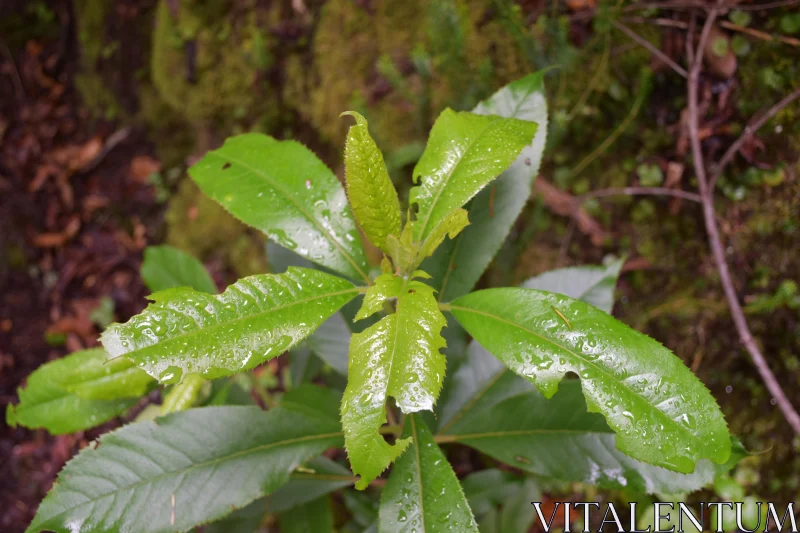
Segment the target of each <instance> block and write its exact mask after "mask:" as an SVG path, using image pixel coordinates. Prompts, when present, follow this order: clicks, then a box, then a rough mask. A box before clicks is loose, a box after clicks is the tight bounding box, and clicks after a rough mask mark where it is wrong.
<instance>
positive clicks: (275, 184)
mask: <svg viewBox="0 0 800 533" xmlns="http://www.w3.org/2000/svg"><path fill="white" fill-rule="evenodd" d="M224 148H225V147H224V146H223V147H222V149H224ZM209 155H213V156H216V157H219V158H220V159H222V160H226V159H227V161H230V162H232V163H236V164H237V165H241V166H243V167H244V168H246V169H248V170H250V171H251V172H252V173H253V174H255V175H256V176H259V177H261V178H262V179H263V180H264V181H266V182H267V183H268V184H269V185H270V186H271V187H273V188H275V189H277V190H278V191H280V192H281V193H283V195H284V196H285V197H286V198H288V199H289V201H290V202H292V203H293V204H294V205H295V207H297V210H298V211H300V212H301V213H302V214H303V216H305V217H306V219H308V221H309V222H311V223H312V224H313V225H314V226H315V227H316V228H317V229H318V230H319V231H320V232H321V233H322V234H323V235H325V238H326V239H328V241H329V242H330V243H331V244H333V245H334V246H335V247H336V249H337V250H338V251H339V253H340V254H341V255H342V257H344V258H345V260H347V262H348V263H350V265H351V266H352V267H353V268H355V269H356V272H358V274H359V275H360V276H361V277H362V278H363V279H364V280H366V281H367V282H370V278H369V276H368V275H367V273H366V272H364V271H363V270H362V269H361V267H360V266H359V265H358V263H357V262H356V261H355V259H354V258H353V257H351V256H350V254H349V253H348V252H347V251H346V250H345V249H344V248H343V247H342V245H341V244H340V243H339V241H337V240H336V239H335V238H334V237H333V235H331V234H330V233H328V230H326V229H325V227H324V226H322V225H321V224H320V223H319V222H318V221H317V220H316V219H315V218H314V217H312V216H311V214H310V213H309V212H308V211H307V210H306V209H305V208H304V207H303V206H302V204H300V203H299V202H298V201H297V200H295V198H294V196H292V195H291V194H289V192H288V191H287V190H286V189H284V188H283V187H281V186H280V185H279V184H278V182H277V181H275V180H272V179H270V177H269V176H268V175H267V174H264V173H262V172H260V171H259V170H257V169H256V168H254V167H252V166H251V165H249V164H247V163H245V162H243V161H242V160H240V159H237V158H236V157H233V156H231V155H229V154H228V153H227V152H226V153H225V155H224V156H222V155H220V153H215V152H209Z"/></svg>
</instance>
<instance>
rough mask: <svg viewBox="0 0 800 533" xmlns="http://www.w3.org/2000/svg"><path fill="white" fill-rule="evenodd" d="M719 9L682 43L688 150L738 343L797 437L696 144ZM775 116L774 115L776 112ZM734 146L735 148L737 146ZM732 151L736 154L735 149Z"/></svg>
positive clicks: (798, 426)
mask: <svg viewBox="0 0 800 533" xmlns="http://www.w3.org/2000/svg"><path fill="white" fill-rule="evenodd" d="M720 6H721V1H720V2H718V3H717V4H716V5H715V7H714V8H713V9H712V10H711V11H710V12H709V14H708V17H707V18H706V22H705V25H704V26H703V30H702V33H701V35H700V41H699V43H698V44H697V49H696V50H693V49H692V38H691V37H692V34H693V33H694V32H693V31H692V30H690V32H689V38H687V40H686V48H687V55H688V56H689V57H690V65H691V68H690V70H689V79H688V82H687V96H688V103H689V106H688V115H689V118H688V126H689V139H690V141H691V147H692V159H693V163H694V171H695V176H696V177H697V182H698V184H699V188H700V197H701V198H702V200H703V202H702V205H703V219H704V222H705V226H706V233H707V234H708V241H709V246H710V247H711V252H712V255H713V257H714V262H715V263H716V267H717V271H718V272H719V277H720V283H721V284H722V289H723V291H724V293H725V297H726V299H727V300H728V307H729V308H730V311H731V316H732V318H733V323H734V324H735V326H736V330H737V332H738V333H739V340H740V341H741V343H742V344H743V345H744V347H745V349H746V350H747V351H748V352H749V353H750V357H751V358H752V360H753V365H755V367H756V370H758V373H759V374H760V375H761V379H762V380H763V381H764V384H765V385H766V387H767V390H769V392H770V394H771V395H772V396H773V397H774V398H775V401H776V402H777V404H778V407H779V408H780V409H781V411H782V412H783V416H784V417H785V418H786V421H787V422H789V425H790V426H791V427H792V429H793V430H794V432H795V433H796V434H798V435H800V415H798V414H797V411H795V409H794V407H793V406H792V404H791V402H790V401H789V399H788V398H787V397H786V394H785V393H784V392H783V389H782V388H781V386H780V384H779V383H778V380H777V379H776V378H775V375H774V374H773V373H772V370H770V368H769V364H767V361H766V359H765V358H764V355H763V354H762V353H761V349H760V348H759V347H758V344H757V343H756V341H755V339H754V338H753V335H752V333H751V332H750V327H749V326H748V324H747V319H745V316H744V312H743V311H742V306H741V304H739V297H738V295H737V294H736V289H735V288H734V285H733V280H732V279H731V274H730V270H729V269H728V262H727V260H726V259H725V250H724V249H723V247H722V239H721V237H720V234H719V227H718V226H717V219H716V213H715V211H714V188H713V183H714V182H713V181H709V179H708V176H707V174H706V168H705V162H704V160H703V147H702V145H701V144H700V133H699V130H700V127H699V114H698V103H697V93H698V86H699V79H700V69H701V67H702V64H703V50H704V49H705V44H706V41H707V40H708V36H709V34H710V33H711V27H712V26H713V24H714V20H715V19H716V18H717V14H718V12H719V8H720ZM775 112H777V110H776V111H775ZM767 119H768V117H767ZM734 144H735V145H736V144H737V143H734ZM736 149H737V150H738V146H737V147H736ZM728 152H730V153H731V155H730V156H728V154H727V153H726V155H725V156H723V159H722V161H721V162H725V163H727V161H729V160H730V159H731V158H732V157H733V155H732V154H733V153H735V151H732V150H731V149H729V150H728ZM712 178H713V176H712Z"/></svg>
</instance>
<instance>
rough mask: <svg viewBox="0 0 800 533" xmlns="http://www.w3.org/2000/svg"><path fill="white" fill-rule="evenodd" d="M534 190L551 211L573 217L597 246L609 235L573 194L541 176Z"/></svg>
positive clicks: (579, 227)
mask: <svg viewBox="0 0 800 533" xmlns="http://www.w3.org/2000/svg"><path fill="white" fill-rule="evenodd" d="M533 190H534V194H536V195H539V196H540V197H541V199H542V202H543V203H544V205H545V206H547V208H548V209H550V211H552V212H553V213H555V214H557V215H561V216H565V217H573V218H574V219H575V222H576V223H577V225H578V229H579V230H580V231H581V233H583V234H585V235H588V236H589V238H590V239H591V240H592V244H594V245H595V246H601V245H602V244H603V242H604V241H605V240H606V238H607V237H608V234H607V233H606V232H605V230H603V227H602V226H601V225H600V224H599V223H598V222H597V221H596V220H595V219H593V218H592V217H591V215H589V213H587V212H586V211H585V210H584V209H583V208H582V207H581V204H580V202H579V201H578V199H577V198H575V197H574V196H573V195H571V194H569V193H568V192H564V191H562V190H560V189H558V188H556V187H555V186H554V185H552V184H550V183H549V182H548V181H547V180H545V179H544V178H542V177H541V176H539V177H538V178H536V180H535V181H534V182H533Z"/></svg>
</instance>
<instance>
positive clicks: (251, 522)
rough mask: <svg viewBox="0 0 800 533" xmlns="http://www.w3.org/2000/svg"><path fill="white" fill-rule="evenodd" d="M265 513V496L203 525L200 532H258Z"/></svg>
mask: <svg viewBox="0 0 800 533" xmlns="http://www.w3.org/2000/svg"><path fill="white" fill-rule="evenodd" d="M266 515H267V502H266V499H265V498H261V499H258V500H256V501H254V502H253V503H251V504H249V505H246V506H244V507H242V508H241V509H237V510H235V511H234V512H232V513H231V514H229V515H228V516H226V517H225V518H223V519H222V520H217V521H216V522H214V523H212V524H208V525H206V526H203V532H202V533H258V532H259V531H260V529H259V528H260V527H261V524H262V523H263V522H264V518H265V517H266ZM195 531H196V530H195Z"/></svg>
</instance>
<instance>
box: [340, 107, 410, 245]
mask: <svg viewBox="0 0 800 533" xmlns="http://www.w3.org/2000/svg"><path fill="white" fill-rule="evenodd" d="M342 114H343V115H350V116H352V117H353V118H355V119H356V124H355V125H354V126H351V127H350V131H349V132H348V133H347V144H346V145H345V148H344V165H345V178H346V180H347V196H348V198H349V199H350V205H351V206H352V208H353V213H354V214H355V216H356V221H357V222H358V224H359V226H361V230H362V231H363V232H364V235H366V236H367V239H369V241H370V242H371V243H372V244H374V245H375V246H377V247H378V248H381V249H383V250H386V237H388V236H389V235H399V234H400V223H401V222H400V200H399V199H398V198H397V191H395V189H394V185H392V180H391V179H390V178H389V173H388V172H387V171H386V165H385V164H384V162H383V154H382V153H381V151H380V150H379V149H378V146H377V145H376V144H375V141H373V140H372V137H371V136H370V134H369V130H368V129H367V121H366V119H365V118H364V117H362V116H361V115H360V114H358V113H356V112H355V111H348V112H346V113H342Z"/></svg>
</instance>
